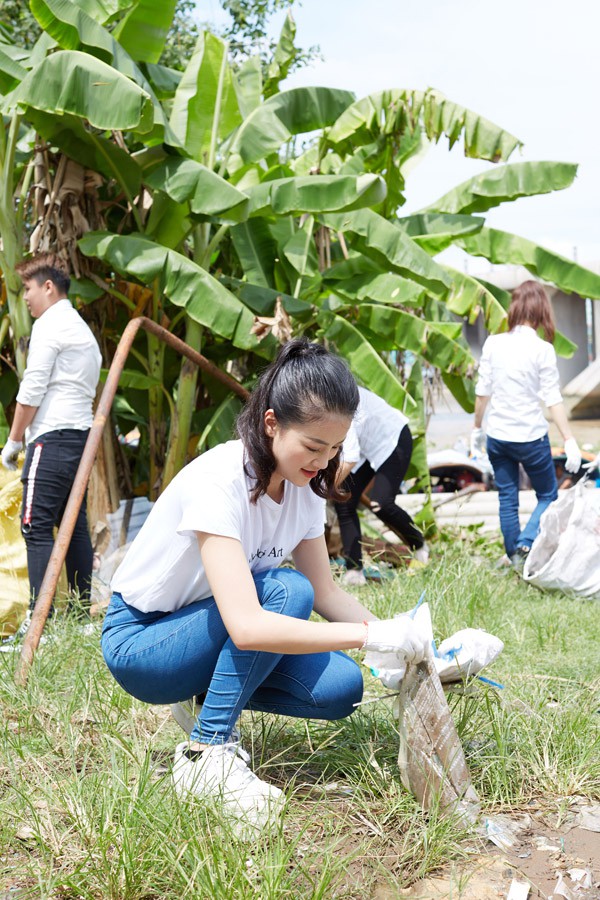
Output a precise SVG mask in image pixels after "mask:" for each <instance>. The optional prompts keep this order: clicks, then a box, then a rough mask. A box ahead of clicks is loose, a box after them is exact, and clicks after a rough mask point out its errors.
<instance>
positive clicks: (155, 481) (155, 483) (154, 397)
mask: <svg viewBox="0 0 600 900" xmlns="http://www.w3.org/2000/svg"><path fill="white" fill-rule="evenodd" d="M158 291H159V288H158V281H157V280H155V281H154V284H153V292H154V298H153V316H152V318H153V320H154V322H156V324H159V323H158V311H159V293H158ZM147 336H148V374H149V375H150V376H151V377H152V378H154V379H156V381H157V383H156V384H155V385H152V387H150V388H149V389H148V438H149V472H150V474H149V485H148V494H149V497H150V499H151V500H156V498H157V497H158V493H159V487H160V482H161V478H160V470H161V467H162V463H163V459H164V447H165V435H166V426H165V422H164V420H163V406H164V403H163V400H164V394H163V387H162V385H163V377H164V361H165V345H164V344H163V343H161V342H160V341H159V340H158V338H156V337H155V336H154V335H153V334H150V332H148V334H147Z"/></svg>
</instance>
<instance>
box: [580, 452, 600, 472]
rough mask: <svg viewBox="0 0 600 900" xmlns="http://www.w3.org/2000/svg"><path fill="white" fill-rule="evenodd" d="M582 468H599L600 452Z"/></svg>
mask: <svg viewBox="0 0 600 900" xmlns="http://www.w3.org/2000/svg"><path fill="white" fill-rule="evenodd" d="M583 468H584V469H600V453H599V454H598V456H597V457H596V458H595V459H593V460H592V461H591V462H587V463H585V464H584V466H583Z"/></svg>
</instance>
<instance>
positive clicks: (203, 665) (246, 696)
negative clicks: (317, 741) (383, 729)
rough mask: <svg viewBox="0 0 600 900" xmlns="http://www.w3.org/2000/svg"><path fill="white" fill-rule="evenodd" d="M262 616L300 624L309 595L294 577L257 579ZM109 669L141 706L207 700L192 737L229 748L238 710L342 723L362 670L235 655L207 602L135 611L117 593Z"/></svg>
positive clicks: (328, 659)
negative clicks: (283, 617) (266, 613)
mask: <svg viewBox="0 0 600 900" xmlns="http://www.w3.org/2000/svg"><path fill="white" fill-rule="evenodd" d="M254 583H255V585H256V590H257V593H258V598H259V601H260V604H261V606H262V607H263V609H266V610H269V611H271V612H276V613H280V614H281V615H286V616H292V617H293V618H296V619H304V620H306V619H308V618H309V616H310V614H311V612H312V605H313V589H312V586H311V584H310V582H309V581H308V579H307V578H305V577H304V575H301V574H300V573H299V572H296V571H294V570H293V569H270V570H269V571H267V572H261V573H260V575H256V576H254ZM102 652H103V653H104V659H105V660H106V664H107V666H108V668H109V669H110V671H111V672H112V674H113V675H114V677H115V679H116V680H117V681H118V683H119V684H120V685H121V687H122V688H123V689H124V690H125V691H127V693H129V694H131V695H132V696H134V697H137V698H138V700H143V701H144V702H146V703H175V702H177V701H179V700H187V699H189V698H191V697H193V696H195V695H196V694H202V693H204V692H206V698H205V700H204V703H203V705H202V709H201V711H200V714H199V716H198V720H197V722H196V726H195V728H194V730H193V731H192V733H191V735H190V737H191V739H192V740H197V741H201V742H202V743H205V744H221V743H225V742H226V741H227V740H228V739H229V737H230V735H231V732H232V730H233V728H234V726H235V723H236V721H237V719H238V716H239V714H240V712H241V711H242V709H251V710H259V711H261V712H270V713H280V714H282V715H286V716H296V717H301V718H314V719H341V718H344V717H345V716H349V715H350V714H351V713H352V712H353V711H354V708H355V706H354V704H356V703H358V702H359V701H360V699H361V697H362V690H363V681H362V675H361V672H360V668H359V666H358V665H357V664H356V663H355V662H354V661H353V660H352V659H350V657H349V656H346V654H344V653H341V652H339V651H336V652H332V653H329V652H327V653H305V654H298V655H283V654H280V653H267V652H263V651H256V650H239V649H238V648H237V647H236V646H235V644H234V643H233V641H232V640H231V638H230V637H229V635H228V633H227V631H226V629H225V626H224V624H223V621H222V619H221V616H220V614H219V610H218V608H217V604H216V602H215V600H214V598H213V597H208V598H207V599H205V600H198V601H196V602H195V603H190V604H189V605H188V606H184V607H182V608H181V609H178V610H177V611H176V612H168V613H165V612H148V613H144V612H140V611H139V610H137V609H135V608H134V607H132V606H128V604H127V603H125V601H124V600H123V599H122V597H121V596H120V594H113V596H112V599H111V601H110V605H109V607H108V610H107V612H106V618H105V621H104V628H103V630H102Z"/></svg>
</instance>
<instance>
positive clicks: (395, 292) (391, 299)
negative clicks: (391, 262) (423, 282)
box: [323, 266, 426, 307]
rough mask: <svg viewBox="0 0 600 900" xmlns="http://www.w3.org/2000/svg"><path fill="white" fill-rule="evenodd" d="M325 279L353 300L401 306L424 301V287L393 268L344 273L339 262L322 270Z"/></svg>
mask: <svg viewBox="0 0 600 900" xmlns="http://www.w3.org/2000/svg"><path fill="white" fill-rule="evenodd" d="M323 281H324V282H325V283H326V284H328V285H329V286H330V287H331V289H332V290H333V291H335V292H336V293H337V294H340V295H342V296H343V297H345V298H346V299H347V300H349V301H350V302H354V303H361V302H362V301H363V300H374V301H376V302H377V303H393V304H395V305H398V306H416V307H420V306H422V305H423V301H424V298H425V296H426V291H425V288H423V287H421V286H420V285H418V284H415V282H414V281H409V280H408V279H407V278H402V277H401V276H400V275H395V274H393V273H392V272H382V273H380V274H368V275H352V276H350V277H344V276H343V275H340V274H339V270H338V268H337V267H336V266H333V267H332V268H331V269H327V270H326V271H325V272H323Z"/></svg>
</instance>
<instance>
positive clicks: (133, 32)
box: [114, 0, 177, 63]
mask: <svg viewBox="0 0 600 900" xmlns="http://www.w3.org/2000/svg"><path fill="white" fill-rule="evenodd" d="M176 5H177V0H160V2H158V3H157V0H138V2H137V3H136V4H135V5H134V6H133V8H132V9H131V10H130V11H129V12H128V14H127V15H126V16H125V17H124V18H123V19H121V21H120V22H119V24H118V25H117V27H116V28H115V30H114V36H115V38H116V39H117V40H118V42H119V43H120V44H121V46H122V47H124V48H125V50H126V51H127V52H128V53H129V55H130V56H131V57H132V58H133V59H137V60H138V62H149V63H157V62H158V60H159V59H160V57H161V55H162V52H163V50H164V46H165V41H166V39H167V34H168V33H169V29H170V28H171V23H172V21H173V15H174V13H175V7H176Z"/></svg>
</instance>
